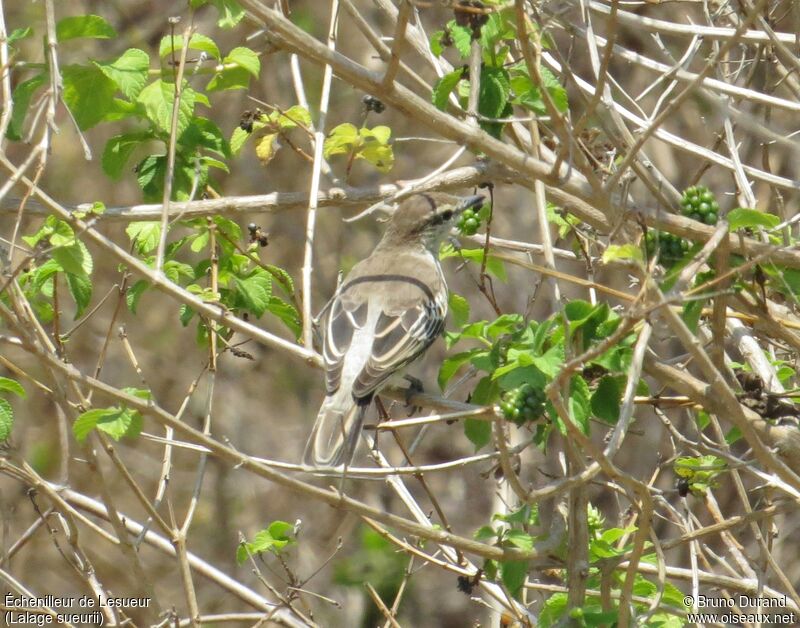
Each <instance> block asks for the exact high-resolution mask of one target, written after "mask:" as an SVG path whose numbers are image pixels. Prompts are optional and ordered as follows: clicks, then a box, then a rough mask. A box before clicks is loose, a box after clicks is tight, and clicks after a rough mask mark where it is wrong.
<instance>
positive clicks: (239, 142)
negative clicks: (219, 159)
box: [230, 126, 252, 155]
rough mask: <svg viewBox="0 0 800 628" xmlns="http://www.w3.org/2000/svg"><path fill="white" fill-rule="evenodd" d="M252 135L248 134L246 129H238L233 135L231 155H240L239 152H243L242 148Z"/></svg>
mask: <svg viewBox="0 0 800 628" xmlns="http://www.w3.org/2000/svg"><path fill="white" fill-rule="evenodd" d="M251 135H252V133H248V132H247V131H245V130H244V129H242V128H240V127H238V126H237V127H236V128H235V129H234V130H233V133H231V139H230V145H231V153H232V154H233V155H238V154H239V151H241V150H242V147H243V146H244V145H245V143H246V142H247V140H248V139H250V136H251Z"/></svg>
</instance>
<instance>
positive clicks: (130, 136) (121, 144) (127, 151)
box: [101, 131, 153, 180]
mask: <svg viewBox="0 0 800 628" xmlns="http://www.w3.org/2000/svg"><path fill="white" fill-rule="evenodd" d="M151 139H153V134H152V133H151V132H150V131H139V132H136V133H123V134H122V135H115V136H114V137H112V138H111V139H109V140H108V141H107V142H106V147H105V149H104V150H103V157H102V160H101V163H102V166H103V172H105V173H106V174H107V175H108V176H109V177H111V178H112V179H114V180H118V179H119V178H120V177H121V176H122V171H123V170H124V168H125V166H126V165H127V163H128V160H129V159H130V158H131V155H132V154H133V151H134V150H136V148H137V147H138V146H140V145H141V144H143V143H144V142H147V141H148V140H151Z"/></svg>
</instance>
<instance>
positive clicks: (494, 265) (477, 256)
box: [439, 244, 508, 283]
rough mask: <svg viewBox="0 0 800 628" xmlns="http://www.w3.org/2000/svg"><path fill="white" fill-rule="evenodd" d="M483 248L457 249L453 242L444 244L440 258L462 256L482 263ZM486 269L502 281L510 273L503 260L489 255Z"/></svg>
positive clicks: (504, 280)
mask: <svg viewBox="0 0 800 628" xmlns="http://www.w3.org/2000/svg"><path fill="white" fill-rule="evenodd" d="M483 255H484V251H483V249H463V248H460V249H458V250H456V249H455V248H453V245H451V244H443V245H442V248H441V249H440V250H439V259H440V260H445V259H447V258H449V257H460V258H462V259H466V260H469V261H470V262H474V263H476V264H478V265H480V264H481V263H482V262H483ZM486 270H487V271H488V272H489V274H491V275H494V276H495V277H497V278H498V279H499V280H500V281H502V282H504V283H505V282H507V281H508V275H507V274H506V266H505V264H504V263H503V260H501V259H497V258H496V257H494V256H492V255H489V259H488V260H487V262H486Z"/></svg>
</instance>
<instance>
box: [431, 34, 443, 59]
mask: <svg viewBox="0 0 800 628" xmlns="http://www.w3.org/2000/svg"><path fill="white" fill-rule="evenodd" d="M443 38H444V31H434V32H433V33H431V36H430V38H429V39H428V45H429V46H430V49H431V52H432V53H433V55H434V56H435V57H441V56H442V52H444V46H443V45H442V39H443Z"/></svg>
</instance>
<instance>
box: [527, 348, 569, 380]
mask: <svg viewBox="0 0 800 628" xmlns="http://www.w3.org/2000/svg"><path fill="white" fill-rule="evenodd" d="M531 362H532V363H533V365H534V366H536V367H537V368H538V369H539V370H540V371H542V373H544V374H545V375H547V376H549V377H555V376H556V375H558V373H559V372H560V371H561V366H562V365H563V364H564V345H562V344H557V345H553V346H552V347H550V348H549V349H548V350H547V351H545V352H544V353H543V354H542V355H540V356H533V359H532V360H531Z"/></svg>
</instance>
